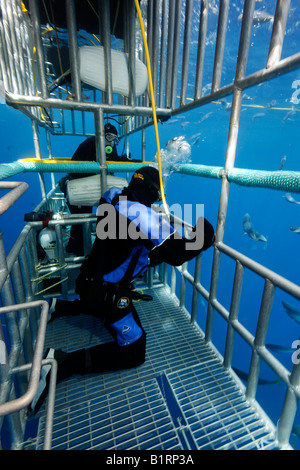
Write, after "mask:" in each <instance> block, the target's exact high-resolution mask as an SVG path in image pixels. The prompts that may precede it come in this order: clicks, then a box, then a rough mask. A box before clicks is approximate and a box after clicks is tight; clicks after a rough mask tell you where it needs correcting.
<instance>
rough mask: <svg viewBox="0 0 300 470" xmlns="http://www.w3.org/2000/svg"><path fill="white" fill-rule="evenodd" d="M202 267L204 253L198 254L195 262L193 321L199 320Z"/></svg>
mask: <svg viewBox="0 0 300 470" xmlns="http://www.w3.org/2000/svg"><path fill="white" fill-rule="evenodd" d="M201 267H202V254H200V255H198V256H197V258H196V262H195V273H194V283H193V296H192V307H191V322H193V323H194V322H196V321H197V310H198V299H199V293H198V290H197V287H196V286H197V285H198V284H199V282H200V277H201Z"/></svg>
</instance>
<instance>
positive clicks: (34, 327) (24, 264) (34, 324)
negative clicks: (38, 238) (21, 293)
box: [20, 245, 38, 344]
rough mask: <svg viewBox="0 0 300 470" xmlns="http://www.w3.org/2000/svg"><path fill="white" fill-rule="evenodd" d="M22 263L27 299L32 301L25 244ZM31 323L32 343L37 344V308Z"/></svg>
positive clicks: (30, 320)
mask: <svg viewBox="0 0 300 470" xmlns="http://www.w3.org/2000/svg"><path fill="white" fill-rule="evenodd" d="M20 263H21V270H22V275H23V279H24V287H25V301H26V302H32V301H33V300H34V295H33V292H32V286H31V280H30V273H29V266H28V260H27V256H26V249H25V245H24V246H23V247H22V249H21V252H20ZM29 325H30V330H31V336H32V344H35V342H36V335H37V330H38V315H37V312H36V308H35V309H33V311H32V313H31V314H30V315H29Z"/></svg>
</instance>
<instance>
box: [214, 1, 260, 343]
mask: <svg viewBox="0 0 300 470" xmlns="http://www.w3.org/2000/svg"><path fill="white" fill-rule="evenodd" d="M254 7H255V0H245V4H244V14H243V19H242V28H241V35H240V43H239V52H238V58H237V66H236V73H235V82H236V81H238V80H239V79H242V78H243V77H244V76H245V70H246V65H247V60H248V53H249V44H250V37H251V28H252V18H253V13H254ZM242 94H243V91H242V90H241V89H240V88H238V87H237V86H236V85H234V92H233V99H232V108H231V115H230V123H229V134H228V141H227V150H226V160H225V172H224V173H223V175H222V186H221V195H220V204H219V212H218V221H217V230H216V242H219V241H222V240H223V236H224V229H225V222H226V214H227V207H228V199H229V190H230V183H229V181H228V179H227V177H226V174H227V172H228V171H229V170H231V169H232V168H233V167H234V162H235V154H236V146H237V137H238V131H239V121H240V112H241V105H242ZM220 261H221V253H220V251H219V250H218V249H217V248H216V247H215V251H214V258H213V267H212V275H211V288H210V298H209V303H208V309H207V323H206V331H205V340H206V341H207V342H209V341H211V337H212V327H213V315H214V308H213V306H212V303H211V300H212V301H214V300H216V296H217V288H218V280H219V270H220Z"/></svg>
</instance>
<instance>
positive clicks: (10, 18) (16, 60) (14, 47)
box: [3, 1, 24, 94]
mask: <svg viewBox="0 0 300 470" xmlns="http://www.w3.org/2000/svg"><path fill="white" fill-rule="evenodd" d="M6 5H7V18H6V21H4V23H7V26H8V27H9V31H7V33H8V34H7V36H6V38H7V37H8V36H9V39H10V42H11V51H12V55H13V65H14V70H15V74H16V80H17V89H18V92H19V93H22V94H24V81H23V80H22V78H24V62H23V56H22V54H20V53H19V50H18V44H17V39H16V32H17V27H16V25H15V21H14V19H17V15H16V11H14V12H13V10H12V5H11V3H10V2H9V1H8V2H6ZM14 10H15V9H14ZM4 12H5V10H3V14H4ZM21 72H23V73H21Z"/></svg>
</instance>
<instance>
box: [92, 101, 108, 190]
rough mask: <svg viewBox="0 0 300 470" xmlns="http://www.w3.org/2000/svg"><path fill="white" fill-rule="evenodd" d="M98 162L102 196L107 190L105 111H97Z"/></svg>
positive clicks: (95, 115)
mask: <svg viewBox="0 0 300 470" xmlns="http://www.w3.org/2000/svg"><path fill="white" fill-rule="evenodd" d="M94 117H95V137H96V161H97V162H99V163H100V178H101V194H103V193H105V191H106V190H107V163H106V154H105V135H104V117H103V110H102V109H100V108H99V110H97V111H95V114H94Z"/></svg>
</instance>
